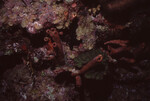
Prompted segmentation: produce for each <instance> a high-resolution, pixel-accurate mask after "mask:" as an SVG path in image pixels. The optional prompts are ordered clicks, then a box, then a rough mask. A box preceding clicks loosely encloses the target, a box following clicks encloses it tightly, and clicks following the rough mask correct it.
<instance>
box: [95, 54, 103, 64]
mask: <svg viewBox="0 0 150 101" xmlns="http://www.w3.org/2000/svg"><path fill="white" fill-rule="evenodd" d="M95 59H96V61H97V62H101V61H102V60H103V56H102V55H101V54H99V55H98V56H97V57H96V58H95Z"/></svg>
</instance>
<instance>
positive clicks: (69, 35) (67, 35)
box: [61, 18, 82, 49]
mask: <svg viewBox="0 0 150 101" xmlns="http://www.w3.org/2000/svg"><path fill="white" fill-rule="evenodd" d="M78 21H79V19H78V18H75V19H74V20H73V21H72V23H71V25H70V26H69V28H68V29H64V30H63V32H64V35H63V36H62V37H61V38H62V41H65V42H67V44H69V47H70V49H73V46H78V45H79V44H80V43H81V42H82V41H78V40H77V39H76V29H77V27H78Z"/></svg>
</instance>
